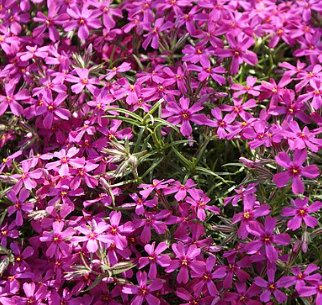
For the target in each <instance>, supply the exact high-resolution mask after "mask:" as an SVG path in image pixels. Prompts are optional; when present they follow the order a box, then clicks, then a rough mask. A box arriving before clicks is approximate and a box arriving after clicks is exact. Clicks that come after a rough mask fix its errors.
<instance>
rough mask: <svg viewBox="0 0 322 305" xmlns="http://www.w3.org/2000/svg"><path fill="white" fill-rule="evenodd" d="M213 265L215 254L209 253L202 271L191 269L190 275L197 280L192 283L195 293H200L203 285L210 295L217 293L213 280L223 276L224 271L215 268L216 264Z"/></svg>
mask: <svg viewBox="0 0 322 305" xmlns="http://www.w3.org/2000/svg"><path fill="white" fill-rule="evenodd" d="M215 265H216V258H215V256H212V255H210V256H209V257H208V258H207V260H206V264H205V266H204V268H203V269H204V270H203V271H202V272H194V271H193V270H192V271H191V275H192V277H193V278H195V279H196V280H198V282H195V284H194V285H193V290H194V291H195V292H196V294H197V295H200V294H201V292H202V291H204V288H205V287H206V288H207V289H208V292H209V294H210V295H211V296H216V295H218V294H219V292H218V289H217V287H216V285H215V283H214V280H215V279H221V278H223V277H225V276H226V271H225V270H223V269H219V268H217V266H215ZM214 268H215V269H214ZM213 269H214V270H213ZM196 280H195V281H196Z"/></svg>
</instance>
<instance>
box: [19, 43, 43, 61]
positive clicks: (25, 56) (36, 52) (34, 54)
mask: <svg viewBox="0 0 322 305" xmlns="http://www.w3.org/2000/svg"><path fill="white" fill-rule="evenodd" d="M26 49H27V50H28V51H26V52H22V53H19V55H20V60H21V61H28V60H30V59H32V58H46V57H47V55H48V46H44V47H40V48H38V46H33V47H32V46H26Z"/></svg>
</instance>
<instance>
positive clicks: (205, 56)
mask: <svg viewBox="0 0 322 305" xmlns="http://www.w3.org/2000/svg"><path fill="white" fill-rule="evenodd" d="M205 46H206V44H205V43H204V42H200V43H197V44H196V45H195V46H194V47H193V46H191V45H186V46H185V47H184V48H183V50H182V53H183V54H184V56H183V58H182V60H183V61H188V62H191V63H193V64H196V63H198V62H200V63H201V64H202V65H203V66H206V65H208V64H210V61H209V57H210V55H213V50H212V49H211V48H205Z"/></svg>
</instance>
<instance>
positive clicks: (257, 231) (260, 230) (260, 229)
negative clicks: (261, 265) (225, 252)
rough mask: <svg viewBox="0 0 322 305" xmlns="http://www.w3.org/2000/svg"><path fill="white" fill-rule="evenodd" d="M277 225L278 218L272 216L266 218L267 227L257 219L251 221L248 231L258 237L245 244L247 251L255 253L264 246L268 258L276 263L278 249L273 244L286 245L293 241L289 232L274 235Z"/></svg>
mask: <svg viewBox="0 0 322 305" xmlns="http://www.w3.org/2000/svg"><path fill="white" fill-rule="evenodd" d="M275 226H276V218H273V217H271V216H267V217H266V218H265V227H264V226H263V225H262V224H261V223H259V222H257V221H252V222H250V223H249V226H248V231H249V232H250V233H251V234H252V235H254V236H256V237H257V238H258V239H256V240H254V241H251V242H249V243H248V244H246V245H245V250H246V251H247V253H248V254H254V253H256V252H257V251H258V250H260V249H261V248H262V247H264V248H265V253H266V257H267V259H268V260H269V261H270V262H271V263H275V262H276V260H277V249H276V248H275V247H274V246H273V243H275V244H278V245H283V246H285V245H288V244H289V243H290V242H291V238H290V236H289V235H288V234H287V233H281V234H275V235H274V234H273V233H274V229H275Z"/></svg>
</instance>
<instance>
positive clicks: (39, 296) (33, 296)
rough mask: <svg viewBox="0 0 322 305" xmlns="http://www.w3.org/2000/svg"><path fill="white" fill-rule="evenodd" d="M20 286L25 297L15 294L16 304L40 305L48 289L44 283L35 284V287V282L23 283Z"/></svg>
mask: <svg viewBox="0 0 322 305" xmlns="http://www.w3.org/2000/svg"><path fill="white" fill-rule="evenodd" d="M22 288H23V291H24V293H25V295H26V297H21V296H17V297H16V304H18V305H27V304H35V305H41V304H43V302H42V300H44V299H45V298H47V297H48V291H47V289H46V286H45V285H42V286H37V289H36V284H35V283H24V284H23V285H22Z"/></svg>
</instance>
